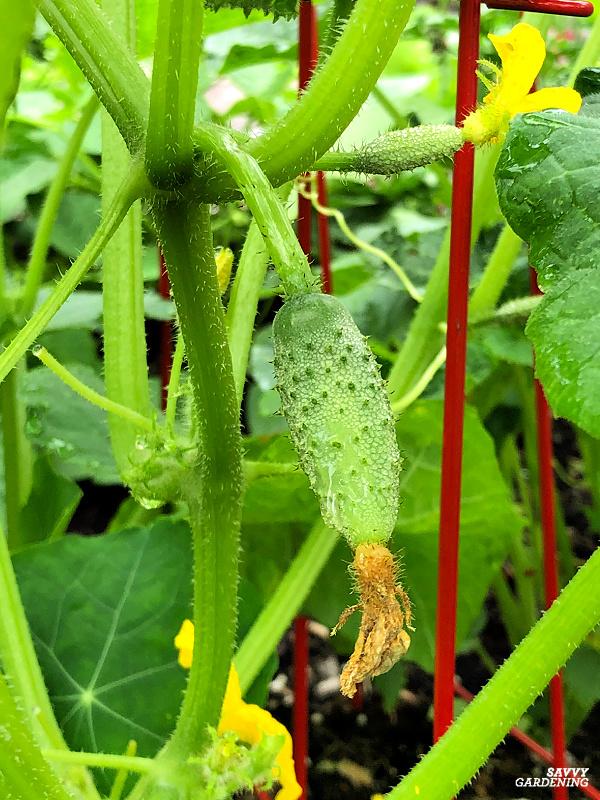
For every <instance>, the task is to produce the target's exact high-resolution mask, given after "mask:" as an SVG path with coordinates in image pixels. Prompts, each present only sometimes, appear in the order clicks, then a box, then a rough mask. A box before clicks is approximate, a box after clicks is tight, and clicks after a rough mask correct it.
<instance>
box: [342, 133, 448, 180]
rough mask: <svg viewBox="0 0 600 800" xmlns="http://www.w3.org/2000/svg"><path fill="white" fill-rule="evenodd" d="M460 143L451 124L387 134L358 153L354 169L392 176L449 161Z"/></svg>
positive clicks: (374, 140)
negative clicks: (444, 159)
mask: <svg viewBox="0 0 600 800" xmlns="http://www.w3.org/2000/svg"><path fill="white" fill-rule="evenodd" d="M463 144H464V139H463V135H462V132H461V131H460V129H459V128H455V127H454V125H418V126H416V127H414V128H403V129H402V130H399V131H390V132H389V133H384V134H382V135H381V136H378V137H377V139H373V141H372V142H369V143H368V144H366V145H365V146H364V147H363V148H362V149H361V150H359V151H358V152H357V154H356V169H357V172H365V173H366V174H373V175H395V174H396V173H398V172H402V171H403V170H410V169H415V168H416V167H423V166H425V165H426V164H431V163H432V162H433V161H439V160H440V159H441V158H445V157H447V158H451V157H452V156H453V155H454V153H456V151H457V150H460V148H461V147H462V145H463Z"/></svg>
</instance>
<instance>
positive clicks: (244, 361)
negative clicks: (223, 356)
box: [226, 222, 269, 404]
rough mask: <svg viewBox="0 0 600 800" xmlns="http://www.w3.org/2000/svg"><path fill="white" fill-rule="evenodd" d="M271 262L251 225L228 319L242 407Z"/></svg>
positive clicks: (237, 272)
mask: <svg viewBox="0 0 600 800" xmlns="http://www.w3.org/2000/svg"><path fill="white" fill-rule="evenodd" d="M268 262H269V257H268V255H267V249H266V247H265V242H264V239H263V237H262V235H261V233H260V231H259V229H258V226H257V225H256V223H255V222H252V223H251V225H250V227H249V228H248V233H247V234H246V241H245V242H244V247H243V248H242V255H241V256H240V263H239V264H238V268H237V271H236V274H235V280H234V281H233V286H232V288H231V294H230V296H229V304H228V306H227V317H226V323H227V336H228V338H229V349H230V350H231V361H232V364H233V378H234V381H235V391H236V394H237V397H238V401H239V402H240V404H241V402H242V397H243V392H244V383H245V380H246V369H247V367H248V356H249V354H250V346H251V344H252V334H253V332H254V320H255V318H256V309H257V306H258V300H259V297H260V290H261V289H262V286H263V283H264V280H265V273H266V271H267V264H268Z"/></svg>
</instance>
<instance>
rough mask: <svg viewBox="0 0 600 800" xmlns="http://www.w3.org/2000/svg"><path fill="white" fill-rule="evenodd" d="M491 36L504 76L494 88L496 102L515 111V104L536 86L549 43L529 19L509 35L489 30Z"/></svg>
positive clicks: (519, 24) (516, 26) (518, 25)
mask: <svg viewBox="0 0 600 800" xmlns="http://www.w3.org/2000/svg"><path fill="white" fill-rule="evenodd" d="M488 38H489V40H490V41H491V43H492V44H493V45H494V47H495V48H496V51H497V53H498V55H499V56H500V59H501V60H502V77H501V79H500V83H499V85H498V87H497V88H496V89H495V90H493V95H494V97H493V102H498V103H501V104H502V105H503V106H505V107H506V108H507V109H508V110H509V111H510V112H511V113H515V114H516V113H517V112H516V111H513V106H514V105H515V103H519V102H520V101H521V100H522V99H523V97H524V96H525V95H526V94H528V92H529V90H530V89H531V87H532V86H533V83H534V81H535V79H536V78H537V76H538V73H539V71H540V69H541V68H542V64H543V63H544V58H545V57H546V45H545V44H544V40H543V39H542V35H541V33H540V32H539V31H538V30H537V28H534V27H533V26H532V25H528V24H527V23H526V22H519V23H518V24H517V25H515V27H514V28H513V29H512V30H511V31H510V33H507V34H506V36H496V35H495V34H493V33H490V34H489V35H488Z"/></svg>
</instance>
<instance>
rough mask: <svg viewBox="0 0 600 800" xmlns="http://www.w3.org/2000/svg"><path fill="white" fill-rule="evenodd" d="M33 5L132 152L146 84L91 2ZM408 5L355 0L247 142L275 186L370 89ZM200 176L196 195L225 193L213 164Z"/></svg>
mask: <svg viewBox="0 0 600 800" xmlns="http://www.w3.org/2000/svg"><path fill="white" fill-rule="evenodd" d="M37 4H38V7H39V9H40V11H41V12H42V14H43V15H44V16H45V18H46V19H47V21H48V22H49V24H50V25H51V26H52V28H53V30H54V31H55V33H56V34H57V36H58V37H59V38H60V40H61V41H62V42H63V44H64V45H65V46H66V47H67V49H68V50H69V52H70V53H71V55H72V56H73V58H74V59H75V61H76V62H77V64H78V65H79V67H80V69H81V70H82V71H83V73H84V74H85V76H86V77H87V79H88V80H89V82H90V84H91V85H92V88H93V89H94V91H95V92H96V94H97V95H98V97H99V98H100V100H101V102H102V103H103V105H104V106H105V108H106V109H107V111H108V112H109V114H110V115H111V117H112V118H113V120H114V121H115V123H116V124H117V127H118V128H119V130H120V132H121V134H122V135H123V138H124V139H125V141H126V142H127V146H128V147H129V150H130V152H132V153H136V152H137V151H138V149H139V148H140V146H141V144H142V141H143V135H144V132H145V131H146V129H147V121H148V108H149V89H150V87H149V82H148V81H147V79H146V78H145V76H144V75H143V73H142V72H141V70H140V69H139V67H138V66H137V64H136V63H135V61H134V59H133V58H132V56H131V54H130V53H129V52H128V51H127V48H124V47H123V43H122V42H119V41H118V38H117V37H115V36H114V34H113V33H112V31H111V30H110V27H109V25H108V24H107V21H106V19H105V18H104V17H103V16H102V14H101V13H100V12H99V10H98V9H97V8H96V6H95V4H94V2H93V0H37ZM412 6H413V0H357V2H356V5H355V7H354V9H353V11H352V15H351V16H350V19H349V20H348V22H347V23H346V25H345V27H344V30H343V33H342V34H341V36H340V37H339V39H338V41H337V42H336V45H335V47H334V48H333V50H332V52H331V55H330V56H329V58H328V59H327V61H326V62H325V64H324V65H323V67H322V68H321V69H319V70H318V71H317V73H316V74H315V76H314V77H313V79H312V81H311V82H310V84H309V87H308V89H307V91H306V92H305V93H304V94H303V95H302V97H301V99H300V100H299V101H298V102H297V103H296V104H295V105H294V106H293V107H292V109H291V110H290V111H289V112H288V114H286V115H285V117H284V118H283V119H282V120H281V121H280V122H279V123H278V124H277V125H276V126H275V127H274V128H272V129H271V130H270V131H268V132H267V133H266V134H264V135H263V136H261V137H259V138H257V139H255V140H253V141H252V142H251V143H250V146H249V150H250V153H251V154H252V155H253V156H254V158H256V159H257V160H258V161H259V162H261V164H263V165H264V169H265V171H266V174H267V176H268V178H269V179H270V181H271V182H272V183H273V184H274V185H281V184H282V183H285V182H286V181H288V180H292V179H293V178H295V177H296V175H298V174H300V173H301V172H303V171H305V170H306V169H308V168H309V167H310V166H311V165H312V164H313V163H314V162H315V160H316V159H317V158H318V157H319V156H321V155H322V154H323V153H324V152H325V151H326V150H328V149H329V148H330V147H331V146H332V145H333V144H334V143H335V142H336V141H337V139H338V137H339V135H340V134H341V133H342V131H344V130H345V128H346V127H347V126H348V124H349V123H350V122H351V121H352V119H353V118H354V117H355V115H356V114H357V113H358V111H359V110H360V108H361V106H362V105H363V103H364V101H365V100H366V99H367V97H368V95H369V93H370V92H371V90H372V89H373V87H374V86H375V84H376V82H377V79H378V78H379V76H380V74H381V72H382V71H383V68H384V67H385V65H386V63H387V61H388V59H389V57H390V55H391V53H392V51H393V49H394V47H395V46H396V43H397V41H398V37H399V36H400V34H401V32H402V30H403V29H404V26H405V25H406V22H407V20H408V17H409V15H410V12H411V10H412ZM356 53H360V54H361V57H360V58H356ZM300 132H301V134H302V135H299V133H300ZM200 177H201V184H202V186H203V192H202V197H203V199H206V200H211V201H213V200H214V201H216V200H218V199H222V198H224V197H229V196H231V192H232V189H233V185H232V182H231V181H228V180H227V177H226V176H224V175H223V173H222V171H221V170H220V169H219V168H211V167H210V166H209V167H208V168H206V169H205V170H203V172H202V174H201V176H200Z"/></svg>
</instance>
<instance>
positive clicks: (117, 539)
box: [14, 519, 192, 755]
mask: <svg viewBox="0 0 600 800" xmlns="http://www.w3.org/2000/svg"><path fill="white" fill-rule="evenodd" d="M191 560H192V554H191V545H190V535H189V529H188V527H187V525H186V524H185V523H183V522H171V521H169V520H166V519H162V520H160V521H158V522H157V523H156V524H155V525H154V526H153V527H152V528H147V529H138V530H130V531H126V532H123V533H116V534H111V535H110V536H105V537H81V536H68V537H65V538H64V539H62V540H60V541H58V542H56V543H52V544H47V545H39V546H37V547H34V548H30V549H28V550H26V551H23V552H22V553H20V554H18V555H17V556H15V558H14V565H15V569H16V573H17V579H18V582H19V587H20V590H21V594H22V597H23V602H24V605H25V610H26V613H27V617H28V620H29V624H30V626H31V629H32V633H33V637H34V642H35V645H36V650H37V653H38V657H39V659H40V663H41V665H42V669H43V672H44V678H45V680H46V684H47V686H48V689H49V692H50V695H51V700H52V703H53V705H54V708H55V710H56V713H57V717H58V721H59V724H60V725H61V728H62V729H63V731H64V734H65V737H66V739H67V741H68V743H69V744H70V746H71V747H72V749H74V750H92V751H101V752H106V753H121V752H123V751H124V750H125V748H126V746H127V743H128V741H129V740H130V739H135V740H136V741H137V743H138V752H139V753H140V754H141V755H153V754H154V753H156V752H157V750H158V749H159V748H160V747H161V745H162V744H163V743H164V741H165V738H166V737H167V736H168V734H169V733H170V731H171V730H172V728H173V725H174V722H175V717H176V714H177V709H178V707H179V702H180V698H181V694H182V691H183V688H184V686H185V679H186V674H185V672H184V671H183V670H182V669H181V668H180V667H179V666H178V664H177V653H176V650H175V648H174V646H173V638H174V636H175V635H176V634H177V631H178V630H179V627H180V625H181V622H182V620H183V619H185V618H186V617H189V614H190V599H191ZM149 698H151V702H150V701H149Z"/></svg>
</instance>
